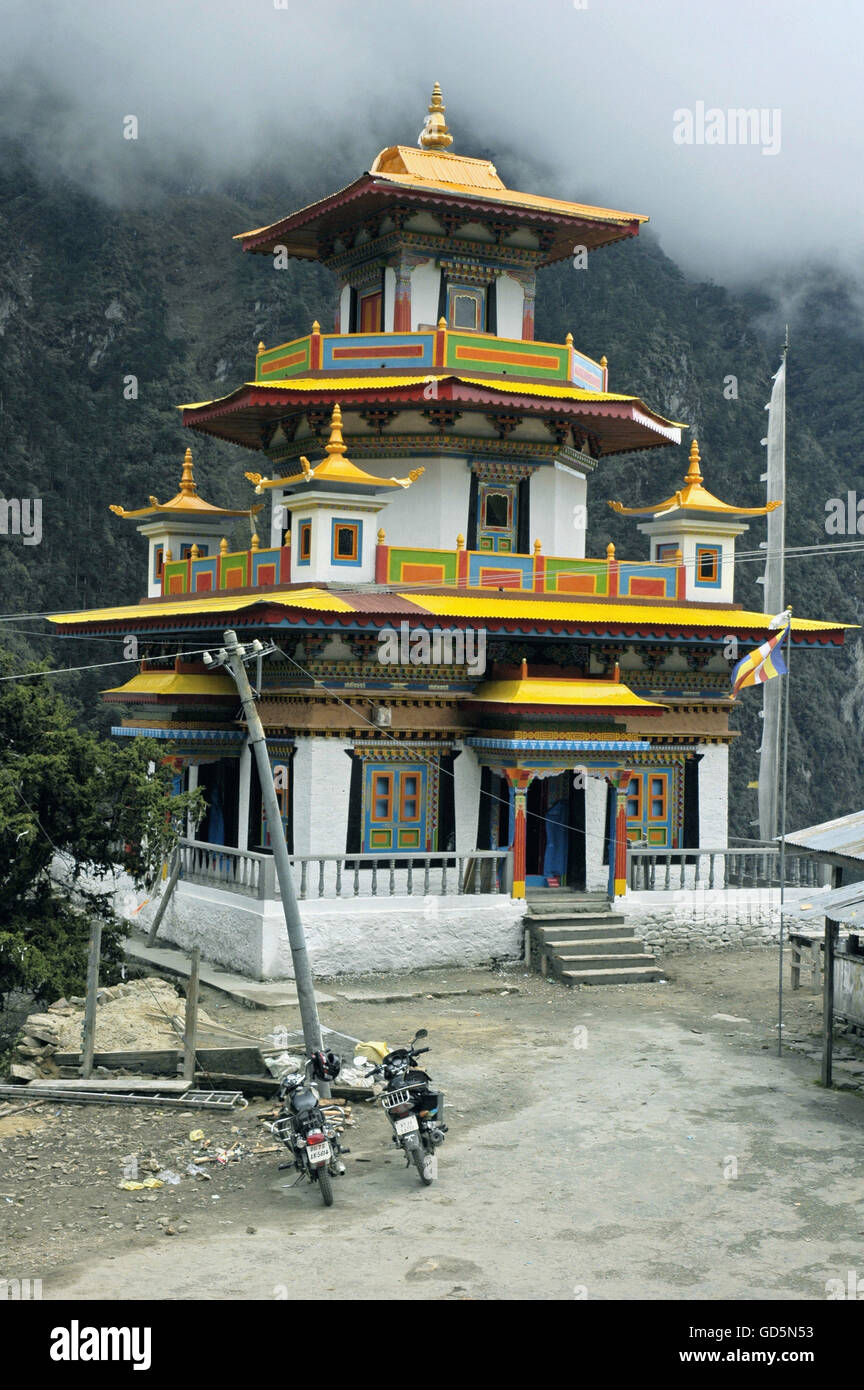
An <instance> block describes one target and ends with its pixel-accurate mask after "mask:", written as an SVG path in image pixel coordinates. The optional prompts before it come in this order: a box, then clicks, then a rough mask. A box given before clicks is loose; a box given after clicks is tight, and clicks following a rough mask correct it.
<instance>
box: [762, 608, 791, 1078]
mask: <svg viewBox="0 0 864 1390" xmlns="http://www.w3.org/2000/svg"><path fill="white" fill-rule="evenodd" d="M787 611H788V613H789V626H788V627H787V629H786V676H787V680H786V689H785V690H784V692H783V795H782V797H781V800H780V952H779V965H778V972H779V973H778V982H777V1056H778V1057H782V1056H783V936H784V933H785V930H786V918H785V915H784V912H785V906H786V781H787V776H788V772H789V688H790V685H791V680H790V679H789V670H790V665H791V661H792V610H791V608H790V609H788V610H787ZM763 693H764V692H763Z"/></svg>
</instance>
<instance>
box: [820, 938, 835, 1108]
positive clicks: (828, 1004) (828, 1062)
mask: <svg viewBox="0 0 864 1390" xmlns="http://www.w3.org/2000/svg"><path fill="white" fill-rule="evenodd" d="M836 944H837V923H836V922H832V921H831V919H830V917H826V918H825V967H824V971H823V976H822V1085H823V1086H830V1085H831V1081H832V1072H833V1061H834V948H835V946H836Z"/></svg>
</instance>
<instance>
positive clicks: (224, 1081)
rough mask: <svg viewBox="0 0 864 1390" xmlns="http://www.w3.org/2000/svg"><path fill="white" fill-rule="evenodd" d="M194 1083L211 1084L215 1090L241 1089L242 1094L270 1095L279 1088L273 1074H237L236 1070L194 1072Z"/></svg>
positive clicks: (199, 1085) (199, 1084) (201, 1085)
mask: <svg viewBox="0 0 864 1390" xmlns="http://www.w3.org/2000/svg"><path fill="white" fill-rule="evenodd" d="M198 1055H199V1056H200V1055H201V1054H200V1053H199V1054H198ZM195 1085H196V1086H198V1087H204V1086H212V1087H213V1089H214V1090H217V1091H242V1092H243V1094H244V1096H267V1097H270V1096H275V1095H276V1092H277V1091H278V1090H279V1082H278V1081H277V1080H276V1078H275V1076H242V1075H240V1076H238V1075H237V1073H236V1072H221V1071H198V1072H196V1073H195Z"/></svg>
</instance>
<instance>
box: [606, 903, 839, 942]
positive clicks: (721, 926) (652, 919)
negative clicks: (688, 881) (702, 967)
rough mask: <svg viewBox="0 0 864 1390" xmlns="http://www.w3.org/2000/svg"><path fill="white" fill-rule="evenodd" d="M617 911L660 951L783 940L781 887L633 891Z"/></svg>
mask: <svg viewBox="0 0 864 1390" xmlns="http://www.w3.org/2000/svg"><path fill="white" fill-rule="evenodd" d="M815 891H818V890H815ZM813 893H814V889H812V888H790V889H787V892H786V901H787V902H795V901H797V900H798V899H799V898H802V897H807V898H808V899H809V898H811V897H812V896H813ZM615 911H616V912H623V913H624V914H625V915H626V917H627V919H628V923H629V925H631V926H632V927H633V928H634V930H635V932H636V935H637V936H639V937H641V939H642V940H643V941H644V942H645V946H646V947H647V949H648V950H650V951H654V952H656V953H657V954H658V955H672V954H674V953H675V952H681V951H704V950H720V949H722V948H724V947H732V946H738V947H741V946H770V945H772V944H775V943H776V942H777V941H778V940H779V933H780V892H779V889H777V888H770V889H769V888H715V889H707V888H705V889H697V888H694V889H683V890H682V889H678V890H674V891H669V892H658V891H654V892H637V893H628V894H627V895H626V897H623V898H618V899H617V900H616V902H615Z"/></svg>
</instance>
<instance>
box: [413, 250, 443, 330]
mask: <svg viewBox="0 0 864 1390" xmlns="http://www.w3.org/2000/svg"><path fill="white" fill-rule="evenodd" d="M440 290H441V271H440V270H439V268H438V266H437V265H436V264H435V262H434V261H426V262H425V264H423V265H415V266H414V268H413V269H412V271H411V329H412V332H414V333H416V332H417V330H418V329H419V327H420V325H421V324H425V325H426V326H427V327H429V328H434V327H435V326H436V325H437V323H438V297H439V294H440Z"/></svg>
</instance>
